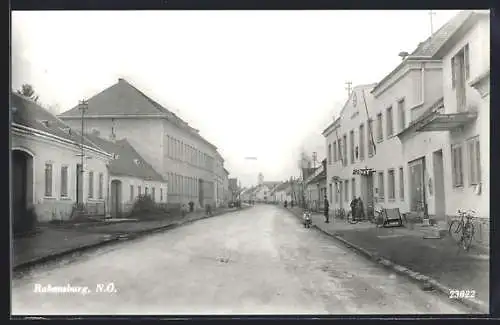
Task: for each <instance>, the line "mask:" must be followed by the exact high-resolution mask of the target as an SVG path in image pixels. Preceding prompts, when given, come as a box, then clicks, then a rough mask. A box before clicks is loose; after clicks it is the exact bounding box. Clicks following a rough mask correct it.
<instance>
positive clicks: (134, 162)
mask: <svg viewBox="0 0 500 325" xmlns="http://www.w3.org/2000/svg"><path fill="white" fill-rule="evenodd" d="M86 137H87V138H89V140H90V141H92V142H93V143H95V145H96V146H98V147H99V148H102V149H103V150H105V151H107V152H109V153H112V154H114V155H115V159H113V160H112V161H110V163H109V173H110V174H113V175H121V176H131V177H137V178H141V179H144V180H152V181H158V182H165V179H164V178H163V177H162V176H161V175H160V174H159V173H158V172H157V171H156V170H154V169H153V167H152V166H151V165H150V164H148V163H147V162H146V160H144V158H142V157H141V155H139V153H138V152H137V151H136V150H135V149H134V147H132V145H131V144H130V143H129V142H128V141H127V140H126V139H122V140H117V141H116V142H113V141H109V140H105V139H103V138H100V137H98V136H97V135H95V134H87V135H86Z"/></svg>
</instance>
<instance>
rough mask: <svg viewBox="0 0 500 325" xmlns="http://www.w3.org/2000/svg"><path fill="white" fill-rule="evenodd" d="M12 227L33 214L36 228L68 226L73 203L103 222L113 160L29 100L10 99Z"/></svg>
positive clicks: (21, 97) (16, 97)
mask: <svg viewBox="0 0 500 325" xmlns="http://www.w3.org/2000/svg"><path fill="white" fill-rule="evenodd" d="M11 105H12V106H11V116H12V120H11V135H12V138H11V153H12V165H11V166H12V187H13V188H12V195H13V208H14V209H13V210H14V218H13V221H14V225H15V224H16V220H18V219H19V217H20V215H21V214H23V213H25V211H26V210H27V209H30V208H34V210H35V212H36V215H37V218H38V221H39V222H49V221H51V220H68V219H70V217H71V214H72V211H73V208H74V206H75V204H76V203H79V204H83V205H85V206H86V207H87V209H88V210H89V212H90V213H92V214H95V215H99V216H103V217H104V216H105V215H106V204H105V203H106V199H107V193H108V182H107V179H108V171H107V167H106V165H107V163H108V162H109V161H110V159H111V158H112V156H111V155H110V154H109V153H106V152H105V151H104V150H101V149H100V148H98V147H97V146H95V145H94V144H92V143H91V142H89V141H88V139H87V138H83V141H84V142H83V144H84V146H83V149H84V151H83V152H84V161H83V172H80V171H82V165H81V152H82V151H81V141H82V137H81V135H80V133H79V132H78V130H75V129H71V128H70V127H69V126H68V125H66V124H65V123H64V122H62V121H61V120H59V119H58V118H56V117H55V116H54V115H52V114H51V113H50V112H49V111H47V110H45V109H44V108H43V107H41V106H40V105H38V104H36V103H35V102H33V101H32V100H30V99H28V98H26V97H24V96H21V95H18V94H16V93H12V95H11Z"/></svg>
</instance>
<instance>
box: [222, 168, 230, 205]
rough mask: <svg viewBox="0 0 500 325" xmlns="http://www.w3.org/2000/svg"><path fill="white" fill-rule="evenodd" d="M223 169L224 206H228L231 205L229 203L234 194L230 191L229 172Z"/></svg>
mask: <svg viewBox="0 0 500 325" xmlns="http://www.w3.org/2000/svg"><path fill="white" fill-rule="evenodd" d="M223 169H224V176H223V181H222V186H223V190H224V199H223V204H224V205H225V206H226V205H228V204H229V202H231V201H232V194H231V191H230V189H229V171H228V170H227V169H226V168H223Z"/></svg>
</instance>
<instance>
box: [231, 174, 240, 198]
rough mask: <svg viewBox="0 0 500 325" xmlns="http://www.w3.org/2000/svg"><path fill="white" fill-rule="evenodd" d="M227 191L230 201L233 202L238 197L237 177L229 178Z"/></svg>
mask: <svg viewBox="0 0 500 325" xmlns="http://www.w3.org/2000/svg"><path fill="white" fill-rule="evenodd" d="M229 192H230V197H231V199H230V201H231V202H234V201H236V200H237V199H238V195H239V186H238V179H237V178H229Z"/></svg>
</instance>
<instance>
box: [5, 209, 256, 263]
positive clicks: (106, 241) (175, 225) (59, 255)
mask: <svg viewBox="0 0 500 325" xmlns="http://www.w3.org/2000/svg"><path fill="white" fill-rule="evenodd" d="M247 208H249V207H242V208H241V209H240V210H233V211H223V212H220V213H214V214H213V215H211V216H206V215H203V216H202V217H200V218H196V219H191V220H186V221H184V222H182V221H180V222H179V221H177V222H173V223H171V224H168V225H164V226H160V227H155V228H148V229H143V230H139V231H136V232H131V233H126V234H116V235H113V237H112V238H109V239H104V240H100V241H98V242H94V243H92V244H86V245H82V246H79V247H75V248H71V249H68V250H65V251H62V252H57V253H53V254H49V255H45V256H42V257H38V258H35V259H32V260H30V261H27V262H24V263H21V264H18V265H16V266H14V267H13V272H19V271H23V270H26V269H29V268H32V267H33V266H37V265H40V264H45V263H47V262H52V261H54V260H57V259H60V258H62V257H66V256H68V255H71V254H74V253H80V252H84V251H87V250H91V249H95V248H99V247H102V246H105V245H108V244H112V243H116V242H119V241H123V240H134V239H137V238H139V237H142V236H145V235H148V234H153V233H159V232H163V231H166V230H172V229H175V228H178V227H181V226H185V225H188V224H191V223H193V222H196V221H199V220H203V219H208V218H213V217H218V216H221V215H224V214H226V213H230V212H236V211H241V210H245V209H247Z"/></svg>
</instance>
